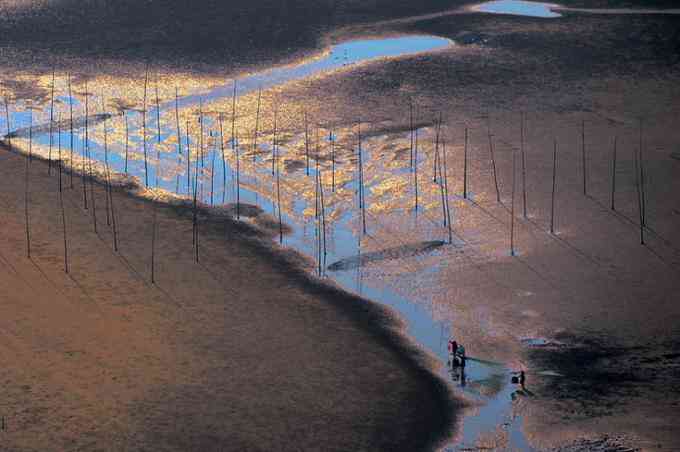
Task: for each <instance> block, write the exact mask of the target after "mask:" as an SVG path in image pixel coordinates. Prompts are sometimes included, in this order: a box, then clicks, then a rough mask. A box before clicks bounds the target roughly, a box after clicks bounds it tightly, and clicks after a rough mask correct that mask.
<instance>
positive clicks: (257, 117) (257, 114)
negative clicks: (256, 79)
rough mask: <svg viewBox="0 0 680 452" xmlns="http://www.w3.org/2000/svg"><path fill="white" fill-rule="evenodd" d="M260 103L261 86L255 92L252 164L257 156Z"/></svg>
mask: <svg viewBox="0 0 680 452" xmlns="http://www.w3.org/2000/svg"><path fill="white" fill-rule="evenodd" d="M261 102H262V86H260V88H259V89H258V91H257V110H256V111H255V133H254V134H253V162H254V161H255V157H256V156H257V138H258V134H259V132H260V104H261Z"/></svg>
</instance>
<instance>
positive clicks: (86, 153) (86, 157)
mask: <svg viewBox="0 0 680 452" xmlns="http://www.w3.org/2000/svg"><path fill="white" fill-rule="evenodd" d="M87 115H88V109H87V79H85V142H84V143H83V159H82V162H83V165H82V168H81V178H80V181H81V183H82V184H83V208H84V209H85V210H87V174H88V171H87V169H88V161H89V150H88V146H89V137H88V118H87ZM31 118H32V117H31Z"/></svg>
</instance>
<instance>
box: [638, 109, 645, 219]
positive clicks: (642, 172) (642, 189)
mask: <svg viewBox="0 0 680 452" xmlns="http://www.w3.org/2000/svg"><path fill="white" fill-rule="evenodd" d="M639 149H640V198H641V200H642V226H643V227H644V226H647V196H646V194H645V188H646V183H645V182H646V181H645V163H644V158H643V147H642V118H640V148H639Z"/></svg>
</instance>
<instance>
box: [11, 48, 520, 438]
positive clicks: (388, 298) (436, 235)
mask: <svg viewBox="0 0 680 452" xmlns="http://www.w3.org/2000/svg"><path fill="white" fill-rule="evenodd" d="M453 45H454V43H453V42H451V41H450V40H448V39H444V38H439V37H433V36H404V37H398V38H386V39H371V40H358V41H351V42H346V43H342V44H338V45H335V46H333V47H331V48H330V50H329V51H328V52H326V53H324V54H322V55H321V56H319V57H317V58H313V59H311V60H308V61H305V62H303V63H300V64H297V65H290V66H284V67H280V68H274V69H271V70H268V71H264V72H261V73H255V74H251V75H247V76H244V77H242V78H239V79H237V80H236V82H235V84H234V83H232V82H229V83H227V84H225V85H223V86H217V87H214V88H212V89H210V90H209V91H208V92H202V93H196V94H189V95H186V96H183V97H181V98H178V99H177V102H175V101H174V100H172V101H168V100H167V99H166V101H165V102H163V103H160V104H159V105H160V108H159V109H156V108H155V106H153V104H152V103H151V102H149V104H151V105H152V107H151V108H149V109H148V111H147V112H146V115H145V116H144V117H142V113H141V112H139V111H137V112H135V111H132V110H130V111H129V112H128V113H127V115H128V116H127V119H128V123H127V127H128V129H129V138H125V134H124V130H123V131H121V127H122V126H123V123H122V121H121V119H120V117H113V116H111V117H105V116H100V117H94V116H89V117H88V121H89V123H90V127H91V128H92V131H91V132H90V133H89V134H88V136H87V138H86V137H85V134H84V131H83V118H82V114H80V115H79V118H80V119H79V120H78V121H76V130H75V132H74V134H73V135H72V134H71V133H70V131H69V130H68V129H69V128H70V123H67V122H65V121H66V120H67V115H68V114H69V109H70V107H71V106H72V107H73V108H74V109H75V110H76V111H78V112H82V111H83V108H84V105H83V99H82V97H81V98H71V97H69V96H67V95H65V94H64V93H63V92H60V93H57V95H56V99H57V101H58V103H59V104H60V105H61V106H62V107H61V109H60V112H59V113H58V114H56V115H52V116H53V118H52V125H51V126H45V124H49V116H50V113H49V111H50V108H49V107H50V106H49V105H43V106H41V108H42V110H41V111H34V112H33V116H34V118H33V121H35V122H34V126H33V127H32V128H31V135H32V144H33V151H34V152H41V153H42V154H43V155H44V154H45V153H46V152H50V153H51V154H52V156H53V158H57V156H58V155H62V158H63V159H64V160H67V159H68V152H69V150H70V149H71V146H73V148H74V150H75V151H74V152H75V153H76V160H78V159H81V158H82V156H83V155H84V154H86V153H87V154H89V157H90V158H92V159H93V160H96V161H99V162H102V163H104V162H105V163H106V165H107V166H108V167H109V168H110V170H111V171H112V172H116V173H123V172H124V171H125V165H126V159H125V157H124V156H125V149H126V147H129V148H130V149H131V150H130V153H132V152H133V151H132V149H134V156H133V157H131V158H130V159H129V161H128V162H127V172H128V173H129V174H130V175H132V176H135V177H137V178H138V179H139V180H140V181H141V183H142V184H147V185H148V186H149V187H157V188H159V189H161V190H165V191H166V192H169V193H177V194H178V195H180V196H185V197H186V196H188V197H191V196H192V194H193V190H197V191H198V194H197V197H198V198H199V199H200V200H201V201H202V202H203V203H205V204H216V205H217V204H222V203H227V204H228V203H233V202H234V201H235V200H236V199H237V198H238V199H239V200H240V202H242V203H251V204H256V205H258V206H260V207H261V208H262V209H263V210H264V211H265V212H267V213H269V214H271V215H272V216H273V217H276V216H277V215H278V212H279V211H278V205H277V200H276V197H275V190H274V182H275V177H274V175H273V174H272V172H271V169H272V159H271V158H270V157H271V154H272V145H271V144H270V142H269V141H268V140H265V139H264V138H263V139H262V142H261V143H251V145H246V144H244V143H240V142H239V139H238V137H237V136H233V135H232V136H227V135H226V133H225V132H224V131H223V130H222V129H224V128H226V129H228V128H229V127H228V126H226V127H223V125H222V124H218V121H217V120H216V118H215V117H214V116H213V117H210V116H208V115H206V116H205V117H201V120H200V125H197V124H191V125H190V124H189V122H187V123H186V125H185V124H182V123H180V127H186V129H185V133H184V134H183V136H181V138H180V141H181V142H182V143H183V144H182V146H186V148H184V154H183V153H182V147H180V152H179V153H178V152H176V151H174V149H175V148H177V141H178V140H177V139H176V138H175V137H176V135H175V134H176V127H175V125H176V122H175V114H176V113H175V108H176V106H177V108H178V109H184V110H187V109H192V111H194V110H195V108H196V106H197V105H200V106H201V109H204V111H208V110H209V109H210V106H211V102H217V101H219V102H224V100H225V99H231V97H232V96H233V95H234V92H235V99H236V100H238V98H239V97H240V96H244V95H246V94H248V93H253V92H256V91H257V90H259V89H260V88H262V89H265V88H268V87H273V86H276V85H280V84H283V83H286V82H289V81H293V80H299V79H304V78H307V77H311V76H317V75H319V74H322V73H323V72H325V71H332V70H337V69H341V68H343V67H345V66H349V65H354V64H359V63H366V62H369V61H371V60H375V59H379V58H391V57H397V56H401V55H408V54H416V53H421V52H432V51H437V50H441V49H445V48H448V47H451V46H453ZM234 87H235V88H234ZM149 97H150V98H152V95H151V94H150V96H149ZM89 102H90V105H89V108H90V110H89V111H90V113H91V114H92V113H94V112H98V111H99V109H100V102H101V99H100V100H96V99H95V98H92V99H90V100H89ZM16 107H17V108H15V109H14V110H13V112H12V113H11V116H10V118H11V123H10V126H9V128H10V129H11V130H15V131H16V132H15V134H14V137H13V143H14V144H15V145H18V146H20V147H22V148H24V149H26V148H27V138H28V137H27V135H28V134H27V131H28V125H29V121H30V118H29V112H28V110H23V111H22V109H21V108H19V106H18V105H17V106H16ZM41 120H42V121H43V122H42V123H41V122H40V121H41ZM46 120H47V121H46ZM59 120H61V122H58V121H59ZM142 122H144V123H145V126H146V127H145V130H144V131H142ZM227 122H228V121H227ZM40 124H42V127H40V126H39V125H40ZM0 127H2V128H3V130H4V129H5V128H6V127H7V124H6V121H5V120H4V119H3V120H2V122H1V123H0ZM190 128H191V130H192V132H193V135H192V136H189V135H190V134H187V133H186V130H189V129H190ZM199 129H200V132H199ZM430 132H431V131H427V130H422V133H423V135H426V134H427V133H430ZM343 133H344V137H345V138H346V140H345V145H346V146H348V147H349V148H351V147H352V145H351V144H347V143H350V142H351V136H352V133H353V132H351V131H350V132H348V131H345V132H343V131H336V132H334V131H329V132H328V133H327V134H326V133H325V134H324V136H323V138H322V139H321V142H322V144H323V146H324V147H325V148H328V146H330V145H332V144H334V143H340V142H341V140H342V135H343ZM197 134H200V138H198V137H197V136H196V135H197ZM229 134H230V132H229ZM403 135H404V136H403V139H404V140H408V138H409V137H408V134H407V133H405V134H403ZM348 137H349V138H348ZM302 140H303V137H302V135H301V134H300V133H297V134H292V135H291V134H289V136H288V137H287V139H286V141H285V142H283V140H282V142H280V143H278V145H277V148H278V152H279V154H283V156H284V158H285V157H286V153H287V152H288V151H287V150H286V149H287V148H289V147H290V148H293V147H295V146H299V145H300V143H301V142H302ZM218 141H219V142H220V143H224V145H225V146H226V147H227V150H226V158H225V157H223V156H224V155H225V154H223V153H221V152H220V151H222V152H225V151H224V150H223V149H221V146H220V144H219V143H218ZM126 142H127V145H126ZM244 142H245V140H244ZM142 148H144V153H145V154H147V157H148V162H146V161H143V160H142V154H141V149H142ZM188 149H192V152H194V157H193V159H192V158H191V157H189V158H186V151H187V150H188ZM198 149H201V152H200V154H199V155H200V158H197V157H199V156H198V155H196V154H197V153H198V151H197V150H198ZM350 151H351V149H350ZM362 151H363V154H362V161H364V162H365V163H366V165H367V167H368V169H367V171H369V170H370V171H372V170H375V171H376V173H377V172H378V171H379V170H385V168H384V167H383V168H372V167H370V165H371V162H372V161H374V160H376V159H374V154H373V153H374V149H373V142H372V141H371V139H367V140H366V141H365V142H364V144H363V149H362ZM131 155H132V154H131ZM223 158H224V160H223ZM293 160H294V159H292V158H291V159H289V160H288V162H291V161H293ZM340 160H341V161H339V162H338V167H339V169H338V188H337V190H333V191H331V190H330V189H329V185H328V184H329V181H328V177H329V176H328V165H329V163H328V161H327V160H325V161H323V162H322V165H321V166H319V165H318V163H317V162H318V160H317V161H313V163H312V165H311V168H310V169H309V175H307V174H305V170H304V169H299V168H298V170H297V171H294V172H293V176H294V177H293V178H291V177H290V175H288V176H286V180H285V183H284V187H283V188H282V190H283V191H284V198H285V200H284V201H283V203H282V207H281V215H282V217H283V220H284V222H286V223H288V224H289V225H291V226H292V229H293V231H292V233H290V234H288V235H286V236H284V240H283V244H284V245H285V246H292V247H294V248H295V249H297V250H299V251H301V252H303V253H305V254H306V255H308V256H310V257H312V258H314V259H316V258H317V256H319V255H320V253H319V243H320V241H319V234H320V228H317V227H316V226H315V225H316V224H317V223H315V217H314V215H313V213H312V211H313V209H314V208H315V207H314V201H315V198H314V195H313V193H314V182H313V181H314V180H315V178H316V175H317V172H318V171H323V172H324V174H323V177H322V180H323V184H324V190H325V191H326V192H327V193H326V196H327V206H326V208H327V209H328V217H329V219H328V223H329V224H328V226H327V234H328V236H329V237H328V241H330V244H329V246H328V248H327V254H326V255H325V256H324V257H323V261H322V262H323V265H322V266H321V267H322V272H321V273H323V275H324V276H325V277H330V278H333V279H334V280H335V281H337V282H338V283H339V284H341V285H342V286H343V287H345V288H346V289H348V290H350V291H353V292H357V293H359V294H361V295H363V296H366V297H368V298H370V299H371V300H374V301H376V302H379V303H382V304H385V305H388V306H390V307H391V308H393V309H395V310H396V311H398V312H399V314H400V316H401V317H402V318H404V319H405V320H406V323H407V325H408V331H407V332H408V334H409V335H410V336H411V337H412V338H414V339H415V340H416V341H417V342H418V343H419V344H420V345H421V346H422V347H423V348H425V349H426V350H427V351H428V352H430V353H431V354H433V355H434V356H436V357H438V358H439V360H440V361H441V375H442V377H443V378H444V379H446V380H447V381H449V382H450V383H451V384H452V385H453V387H455V388H456V389H455V390H456V391H457V392H459V393H460V394H461V395H463V396H464V397H465V398H466V399H469V400H474V401H476V402H478V406H476V407H475V408H474V410H471V412H470V413H468V415H467V416H465V417H464V419H463V422H462V430H461V432H460V435H459V436H458V437H457V438H456V439H455V441H454V442H452V443H451V444H449V445H447V446H445V449H446V450H458V449H461V448H470V447H473V448H474V447H475V443H476V441H477V440H478V439H479V438H480V436H482V435H492V434H494V432H496V431H497V430H498V429H503V430H505V431H506V435H507V438H508V441H509V442H508V444H509V446H510V447H512V448H515V449H521V450H530V449H531V448H530V446H529V444H528V442H527V440H526V438H525V437H524V436H523V434H522V430H521V420H520V419H519V418H513V413H512V400H511V395H512V392H513V391H514V389H515V388H514V387H513V385H511V384H510V375H509V369H507V368H506V367H505V366H504V365H503V364H502V363H493V362H489V361H486V360H484V359H482V358H483V357H475V356H472V357H471V358H470V359H469V360H468V365H467V367H466V369H465V370H466V375H465V378H464V380H461V378H460V374H459V371H457V370H454V371H451V370H450V369H449V368H448V366H447V359H448V356H447V349H446V344H447V341H448V339H449V338H450V337H452V336H454V335H455V332H451V331H449V327H448V325H450V321H449V319H450V315H452V314H451V313H449V314H448V316H447V315H445V316H444V319H443V320H435V318H434V316H433V313H432V311H431V309H429V308H428V307H427V306H426V305H424V304H423V303H420V302H418V301H417V300H409V299H407V298H405V297H403V296H400V295H398V294H397V293H396V292H394V291H391V290H390V289H386V288H379V287H376V286H375V285H373V284H371V281H364V279H363V277H362V265H363V264H362V262H363V261H362V260H361V259H358V260H357V259H356V257H357V256H361V253H362V251H363V245H364V244H363V243H362V240H364V241H365V240H368V239H367V238H365V236H363V234H362V233H361V225H360V216H359V215H358V209H357V196H356V194H357V192H358V190H357V185H356V182H355V181H356V178H354V177H353V174H354V172H355V170H356V163H355V161H352V158H351V153H350V154H349V156H348V154H345V155H344V156H343V157H342V158H341V159H340ZM78 161H79V160H78ZM223 162H224V163H223ZM277 165H278V163H277ZM75 166H76V167H77V164H76V165H75ZM237 166H238V167H239V175H238V188H237V185H236V179H237V175H236V174H235V173H236V167H237ZM192 172H193V173H192ZM402 172H404V171H403V169H395V170H392V173H391V174H387V176H388V177H389V176H390V175H391V176H394V177H395V178H396V177H399V175H400V174H401V173H402ZM192 174H193V176H192ZM320 177H321V176H320ZM406 177H408V176H406ZM227 181H228V184H227ZM366 184H367V185H368V186H369V189H370V187H371V186H375V185H378V184H379V183H378V182H376V181H375V180H368V181H367V182H366ZM310 193H311V196H310V195H309V194H310ZM301 194H302V195H301ZM434 196H435V197H436V196H437V193H436V192H435V194H434ZM399 209H402V211H405V210H407V209H406V208H405V207H404V206H403V205H402V206H398V208H394V209H393V210H394V211H395V213H396V214H397V215H398V214H399ZM120 214H121V215H123V214H124V213H122V212H121V213H120ZM370 221H371V224H372V225H373V226H371V229H372V231H371V232H373V233H374V234H373V236H375V237H378V236H379V233H378V232H376V231H377V229H378V227H379V226H378V225H377V224H378V223H379V222H378V221H377V219H376V218H374V217H372V218H371V220H370ZM421 221H422V224H421V226H420V228H419V232H418V234H420V237H419V238H418V242H416V243H415V245H414V243H413V241H412V240H411V241H407V240H406V239H404V240H405V241H406V242H407V243H406V245H405V246H403V247H401V248H399V252H400V253H409V252H412V253H413V255H417V254H418V252H419V251H418V250H419V249H420V248H418V247H419V246H421V245H422V243H425V242H427V243H429V244H430V245H428V246H430V248H428V249H427V253H428V254H430V255H436V254H437V253H438V252H439V248H441V247H443V246H456V242H455V241H454V243H453V244H452V245H449V244H444V241H445V238H446V237H445V229H444V228H442V226H441V225H439V224H438V223H437V222H435V221H434V220H433V219H432V218H431V216H430V217H429V216H428V214H427V212H424V213H423V214H422V220H421ZM421 251H422V250H421ZM378 257H379V255H378ZM347 259H349V262H350V263H351V262H359V264H358V265H348V266H346V267H345V268H344V269H340V270H337V271H328V270H326V268H327V267H328V265H330V264H332V263H334V262H338V261H342V260H347ZM353 259H354V260H353ZM477 358H479V359H477Z"/></svg>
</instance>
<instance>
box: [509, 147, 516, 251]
mask: <svg viewBox="0 0 680 452" xmlns="http://www.w3.org/2000/svg"><path fill="white" fill-rule="evenodd" d="M516 157H517V155H516V154H515V151H514V150H513V151H512V195H511V196H512V198H511V200H510V255H511V256H514V255H515V185H516V183H515V179H516V173H517V168H516V167H517V164H516V161H517V158H516Z"/></svg>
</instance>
